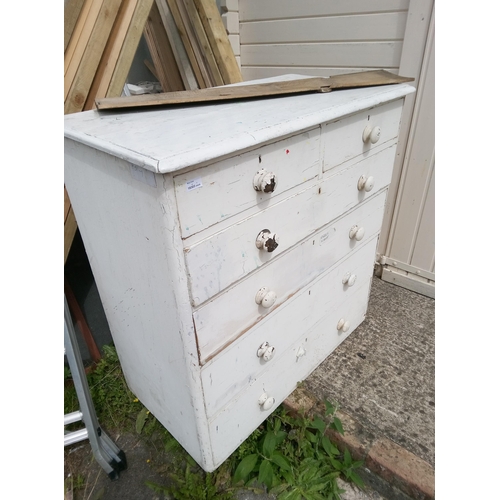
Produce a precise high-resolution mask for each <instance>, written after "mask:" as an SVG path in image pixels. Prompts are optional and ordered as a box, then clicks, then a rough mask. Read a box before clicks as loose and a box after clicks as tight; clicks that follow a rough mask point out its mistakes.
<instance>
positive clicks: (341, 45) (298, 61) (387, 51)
mask: <svg viewBox="0 0 500 500" xmlns="http://www.w3.org/2000/svg"><path fill="white" fill-rule="evenodd" d="M402 46H403V42H402V41H399V40H396V41H381V42H377V41H369V42H332V43H324V42H321V43H293V44H269V45H251V44H246V45H242V46H241V50H240V52H241V61H242V66H243V67H244V66H247V65H248V66H287V67H294V66H329V67H335V66H341V67H343V68H348V67H362V68H366V69H379V68H381V67H383V68H392V69H397V68H398V66H399V60H400V58H401V48H402ZM295 72H296V71H295Z"/></svg>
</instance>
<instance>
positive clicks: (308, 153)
mask: <svg viewBox="0 0 500 500" xmlns="http://www.w3.org/2000/svg"><path fill="white" fill-rule="evenodd" d="M319 136H320V131H319V127H318V128H316V129H314V130H310V131H308V132H304V133H302V134H299V135H296V136H293V137H289V138H287V139H284V140H282V141H279V142H276V143H274V144H270V145H267V146H264V147H261V148H258V149H255V150H253V151H249V152H247V153H244V154H242V155H239V156H235V157H233V158H229V159H227V160H223V161H220V162H218V163H215V164H212V165H209V166H206V167H202V168H198V169H196V170H193V171H190V172H187V173H182V174H179V175H176V176H175V177H174V183H175V193H176V197H177V205H178V210H179V218H180V222H181V233H182V237H183V238H187V237H189V236H191V235H193V234H196V233H197V232H199V231H201V230H203V229H205V228H207V227H209V226H212V225H213V224H216V223H218V222H220V221H222V220H225V219H228V218H229V217H231V216H234V215H236V214H239V213H241V212H243V211H245V210H246V209H248V208H250V207H253V206H255V205H258V206H260V207H261V208H266V207H267V206H269V205H271V204H273V203H275V202H276V198H279V196H280V195H281V194H282V193H285V192H286V191H287V190H289V189H290V188H292V187H294V186H298V185H299V184H302V183H303V182H305V181H307V180H309V179H312V178H313V177H315V176H316V175H318V173H319V170H320V166H319V159H320V141H319ZM257 172H262V175H258V176H257V177H256V174H257ZM266 173H267V174H269V176H268V178H266V177H265V176H266ZM254 181H255V183H254ZM267 181H268V182H267ZM262 182H263V183H264V184H262ZM257 189H259V190H257ZM271 189H273V190H272V191H271ZM266 190H267V192H266Z"/></svg>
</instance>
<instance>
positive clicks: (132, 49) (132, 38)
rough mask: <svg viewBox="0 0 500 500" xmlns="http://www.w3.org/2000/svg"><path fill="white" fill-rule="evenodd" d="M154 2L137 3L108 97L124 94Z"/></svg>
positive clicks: (140, 0)
mask: <svg viewBox="0 0 500 500" xmlns="http://www.w3.org/2000/svg"><path fill="white" fill-rule="evenodd" d="M153 2H154V0H138V2H137V5H136V7H135V10H134V14H133V15H132V18H131V20H130V23H129V25H128V28H127V33H126V35H125V38H124V40H123V43H122V46H121V48H120V54H119V56H118V60H117V61H116V65H115V70H114V72H113V76H112V77H111V81H110V83H109V86H108V90H107V93H106V97H117V96H120V95H121V94H122V91H123V87H124V86H125V82H126V81H127V76H128V74H129V71H130V68H131V66H132V61H133V60H134V56H135V53H136V52H137V47H138V46H139V42H140V40H141V37H142V33H143V31H144V26H145V25H146V20H147V18H148V15H149V13H150V11H151V6H152V5H153Z"/></svg>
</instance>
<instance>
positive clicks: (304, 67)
mask: <svg viewBox="0 0 500 500" xmlns="http://www.w3.org/2000/svg"><path fill="white" fill-rule="evenodd" d="M217 2H218V4H220V9H221V13H222V17H223V19H224V23H225V25H226V28H227V30H228V33H229V36H230V40H231V43H232V44H233V49H234V50H235V54H236V56H237V59H238V62H239V64H240V67H241V71H242V74H243V78H244V80H245V81H248V80H255V79H259V78H266V77H271V76H280V75H284V74H290V73H294V74H302V75H311V76H330V75H335V74H342V73H352V72H355V71H366V70H370V69H386V70H388V71H391V72H393V73H396V74H400V75H402V76H409V77H413V78H415V81H414V82H413V83H412V85H413V86H414V87H416V89H417V92H416V93H415V94H412V95H410V96H408V97H407V99H406V101H405V107H404V110H403V116H402V119H401V130H400V143H399V146H398V151H397V154H396V160H395V165H394V174H393V179H392V184H391V189H390V191H389V195H388V200H387V204H386V209H385V217H384V223H383V226H382V231H381V234H380V240H379V245H378V252H377V255H378V263H379V266H378V268H377V273H378V274H379V275H380V276H381V277H382V279H385V280H388V281H391V282H393V283H396V284H399V285H402V286H405V287H407V288H410V289H412V290H415V291H418V292H419V293H422V294H425V295H429V296H434V282H435V263H434V43H433V36H434V21H433V12H434V0H380V1H378V2H376V3H374V2H373V1H372V0H336V1H331V0H308V1H304V0H217Z"/></svg>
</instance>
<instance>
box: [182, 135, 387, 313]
mask: <svg viewBox="0 0 500 500" xmlns="http://www.w3.org/2000/svg"><path fill="white" fill-rule="evenodd" d="M395 151H396V145H395V144H393V145H392V146H391V147H388V148H386V149H384V150H382V151H380V152H379V153H378V154H374V155H372V156H369V157H368V158H366V159H365V160H362V161H360V162H358V163H356V164H354V165H352V166H350V167H349V168H345V169H344V170H341V171H340V172H335V174H334V175H332V176H330V177H328V178H325V179H324V180H323V181H322V184H321V189H319V187H318V186H312V187H310V188H309V189H306V190H304V191H302V192H300V193H298V194H294V195H293V196H291V197H290V198H287V199H285V200H284V201H282V202H280V203H277V204H275V205H273V206H271V207H270V208H267V209H264V210H262V211H261V212H259V213H258V214H256V215H254V216H252V217H249V218H248V219H244V220H241V221H239V222H237V223H236V224H234V225H233V226H230V227H229V228H227V229H225V230H223V231H220V232H219V233H216V234H214V235H213V236H211V237H209V238H207V239H205V240H202V241H201V242H199V243H196V244H195V245H193V246H186V249H185V259H186V265H187V268H188V272H189V285H190V290H191V298H192V303H193V305H194V306H195V307H196V306H199V305H200V304H202V303H203V302H205V301H206V300H208V299H209V298H211V297H213V296H215V295H216V294H217V293H219V292H221V291H222V290H224V289H225V288H227V287H228V286H229V285H231V284H232V283H235V282H236V281H238V280H239V279H241V278H243V277H244V276H245V275H247V274H248V273H251V272H252V271H255V270H256V269H258V268H259V267H261V266H262V265H264V264H265V263H266V262H269V261H270V260H272V259H273V258H276V257H277V256H278V255H280V254H281V253H283V252H284V251H286V250H287V249H288V248H291V247H292V246H293V245H295V244H296V243H297V242H299V241H301V240H302V239H303V238H306V237H307V236H309V235H311V234H312V233H313V232H314V231H315V230H316V229H317V228H318V227H322V226H324V225H325V224H328V222H330V221H331V220H332V219H335V218H337V217H338V216H340V215H341V214H343V213H345V212H346V211H348V210H350V209H351V208H353V207H354V206H356V205H357V204H358V203H360V202H361V201H363V200H366V199H368V198H369V197H371V196H374V195H375V194H376V193H377V192H378V190H380V189H383V188H384V187H385V186H387V185H388V183H389V181H390V176H391V169H392V162H393V161H394V153H395ZM367 173H368V174H370V175H373V176H374V177H375V179H376V187H374V189H373V190H372V191H370V192H368V193H366V192H364V191H363V192H360V191H359V190H358V187H357V184H358V180H359V178H360V177H361V175H363V174H367ZM264 229H268V230H269V231H271V232H273V233H276V234H277V235H278V236H279V246H278V247H277V248H276V250H274V252H272V253H269V252H265V251H262V250H259V249H258V248H257V247H256V245H255V240H256V238H257V235H258V234H259V233H260V231H262V230H264ZM188 242H189V240H186V241H185V244H186V245H189V243H188Z"/></svg>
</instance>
